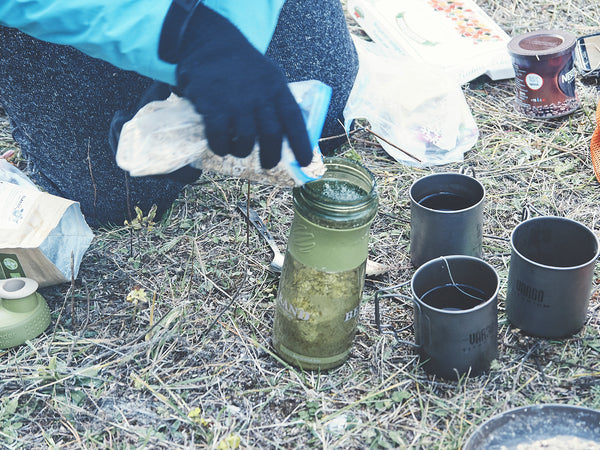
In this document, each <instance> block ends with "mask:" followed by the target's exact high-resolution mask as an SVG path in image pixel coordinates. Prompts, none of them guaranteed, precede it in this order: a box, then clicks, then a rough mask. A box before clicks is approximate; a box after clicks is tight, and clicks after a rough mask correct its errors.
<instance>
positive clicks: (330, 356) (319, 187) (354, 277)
mask: <svg viewBox="0 0 600 450" xmlns="http://www.w3.org/2000/svg"><path fill="white" fill-rule="evenodd" d="M324 163H325V167H326V169H327V170H326V172H325V174H324V175H323V177H322V178H320V179H319V180H316V181H311V182H309V183H306V184H305V185H303V186H302V187H299V188H295V189H294V191H293V202H294V219H293V221H292V225H291V228H290V234H289V239H288V246H287V251H286V255H285V260H284V263H283V268H282V272H281V279H280V282H279V289H278V293H277V299H276V304H275V318H274V322H273V346H274V348H275V351H276V352H277V353H278V354H279V356H280V357H281V358H282V359H283V360H285V361H287V362H288V363H290V364H292V365H295V366H298V367H301V368H302V369H309V370H313V369H330V368H333V367H337V366H339V365H341V364H342V363H343V362H344V361H345V360H346V359H347V357H348V355H349V353H350V350H351V347H352V341H353V340H354V335H355V333H356V327H357V324H358V317H359V307H360V300H361V297H362V290H363V286H364V280H365V268H366V263H367V255H368V243H369V229H370V226H371V222H372V221H373V219H374V217H375V214H376V213H377V203H378V199H377V190H376V185H375V179H374V178H373V175H372V174H371V173H370V172H369V171H368V170H367V169H365V168H364V167H363V166H361V165H360V164H358V163H355V162H353V161H350V160H347V159H343V158H324Z"/></svg>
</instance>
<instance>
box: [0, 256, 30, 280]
mask: <svg viewBox="0 0 600 450" xmlns="http://www.w3.org/2000/svg"><path fill="white" fill-rule="evenodd" d="M0 262H1V264H0V278H1V279H5V278H18V277H24V276H25V271H24V270H23V267H21V263H20V262H19V258H17V256H16V255H9V254H6V253H0Z"/></svg>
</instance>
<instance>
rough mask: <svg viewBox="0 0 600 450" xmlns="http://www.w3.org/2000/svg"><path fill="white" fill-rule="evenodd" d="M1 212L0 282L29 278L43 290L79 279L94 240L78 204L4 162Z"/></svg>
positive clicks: (0, 176)
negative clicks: (85, 254)
mask: <svg viewBox="0 0 600 450" xmlns="http://www.w3.org/2000/svg"><path fill="white" fill-rule="evenodd" d="M0 211H2V214H1V215H0V278H10V277H14V276H27V277H29V278H32V279H34V280H36V281H37V282H38V283H39V285H40V286H42V287H43V286H49V285H53V284H59V283H64V282H67V281H70V280H71V278H77V272H78V271H79V266H80V264H81V260H82V258H83V255H84V253H85V251H86V250H87V249H88V247H89V245H90V244H91V242H92V239H93V237H94V234H93V232H92V230H91V229H90V227H89V226H88V225H87V223H86V222H85V219H84V217H83V214H82V213H81V210H80V209H79V203H76V202H73V201H71V200H67V199H64V198H61V197H57V196H54V195H50V194H48V193H46V192H42V191H40V190H38V188H37V187H36V186H35V184H34V183H33V182H32V181H31V180H30V179H29V178H28V177H27V176H26V175H25V174H23V173H22V172H21V171H20V170H19V169H17V168H16V167H14V166H13V165H11V164H9V163H8V162H7V161H5V160H4V159H0ZM71 268H72V269H73V270H71ZM22 272H23V273H22Z"/></svg>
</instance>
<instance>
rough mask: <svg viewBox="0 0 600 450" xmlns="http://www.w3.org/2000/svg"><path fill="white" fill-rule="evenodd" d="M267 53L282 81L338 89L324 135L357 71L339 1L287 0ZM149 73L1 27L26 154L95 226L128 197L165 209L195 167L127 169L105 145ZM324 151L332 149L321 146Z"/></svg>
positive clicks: (8, 88)
mask: <svg viewBox="0 0 600 450" xmlns="http://www.w3.org/2000/svg"><path fill="white" fill-rule="evenodd" d="M267 54H268V55H269V56H270V57H272V58H273V59H274V60H275V61H277V62H278V63H279V64H280V65H281V66H282V67H283V68H284V71H285V73H286V76H287V77H288V81H301V80H308V79H318V80H321V81H323V82H325V83H327V84H329V85H330V86H331V87H332V88H333V89H334V96H333V99H332V103H331V107H330V110H329V114H328V118H327V122H326V124H325V128H324V131H323V136H329V135H332V134H339V133H343V128H342V127H341V126H340V125H339V124H338V120H342V111H343V108H344V105H345V103H346V100H347V98H348V95H349V93H350V89H351V88H352V85H353V83H354V78H355V77H356V72H357V70H358V59H357V57H356V52H355V50H354V47H353V45H352V42H351V39H350V35H349V33H348V30H347V28H346V22H345V18H344V14H343V11H342V8H341V3H340V2H339V0H289V1H287V2H286V4H285V5H284V8H283V10H282V13H281V16H280V19H279V23H278V25H277V29H276V31H275V35H274V37H273V40H272V42H271V45H270V47H269V50H268V52H267ZM151 84H152V80H150V79H148V78H145V77H142V76H140V75H138V74H136V73H134V72H126V71H123V70H120V69H118V68H116V67H114V66H112V65H111V64H109V63H106V62H104V61H101V60H98V59H94V58H91V57H89V56H87V55H85V54H83V53H81V52H79V51H78V50H75V49H73V48H71V47H68V46H61V45H55V44H50V43H47V42H42V41H39V40H37V39H34V38H32V37H30V36H28V35H26V34H23V33H21V32H19V31H17V30H15V29H11V28H6V27H2V26H0V102H1V104H2V107H3V108H4V110H5V111H6V114H7V115H8V117H9V119H10V122H11V125H12V127H13V136H14V138H15V140H16V141H17V143H18V144H19V146H20V148H21V151H22V154H23V156H24V157H25V159H26V160H27V163H28V171H27V173H28V175H29V176H30V178H31V179H32V180H33V181H34V182H36V183H37V184H38V185H40V186H41V187H42V188H43V189H45V190H47V191H48V192H49V193H51V194H54V195H58V196H62V197H66V198H69V199H72V200H76V201H78V202H80V204H81V210H82V212H83V214H84V215H85V216H86V220H87V221H88V223H90V224H91V225H93V226H98V225H105V224H111V223H112V224H122V223H123V220H125V219H126V218H128V217H130V215H131V212H132V211H133V207H134V206H139V207H140V208H141V209H142V211H144V212H145V213H147V212H148V210H149V209H150V207H151V206H152V205H153V204H156V205H157V206H158V212H159V214H161V213H162V212H164V211H165V210H166V209H167V208H169V207H170V206H171V204H172V202H173V200H174V199H175V198H176V197H177V195H178V194H179V193H180V191H181V189H182V188H183V187H184V186H185V185H186V184H188V183H190V182H192V181H194V179H195V178H196V177H197V176H198V174H199V172H198V171H193V170H186V171H182V172H179V173H177V174H175V175H165V176H152V177H139V178H138V177H129V176H128V175H127V174H126V173H125V172H124V171H122V170H121V169H120V168H119V167H118V166H117V165H116V162H115V158H114V154H113V151H112V149H111V146H110V145H109V141H108V134H109V128H110V123H111V120H112V119H113V116H114V115H115V112H117V111H119V110H132V111H134V110H135V107H136V105H137V104H138V102H139V100H140V97H141V96H142V94H143V93H144V91H145V90H146V89H147V88H148V87H149V86H150V85H151ZM323 150H324V152H325V153H327V152H328V151H329V150H330V148H327V147H324V148H323Z"/></svg>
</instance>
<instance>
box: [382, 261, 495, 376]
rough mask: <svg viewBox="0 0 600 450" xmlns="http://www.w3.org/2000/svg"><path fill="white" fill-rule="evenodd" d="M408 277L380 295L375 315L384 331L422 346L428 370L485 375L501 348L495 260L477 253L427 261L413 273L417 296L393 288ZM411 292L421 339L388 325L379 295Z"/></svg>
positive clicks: (396, 294)
mask: <svg viewBox="0 0 600 450" xmlns="http://www.w3.org/2000/svg"><path fill="white" fill-rule="evenodd" d="M406 284H407V283H403V284H401V285H398V286H393V287H391V288H386V289H382V290H380V291H378V292H377V294H376V295H375V297H376V299H375V316H376V317H375V321H376V323H377V327H378V329H379V331H380V332H381V333H384V334H392V335H394V336H395V337H396V339H397V340H398V342H400V343H404V344H408V345H411V346H413V347H415V348H416V349H417V352H418V354H419V356H420V359H421V362H422V365H423V368H424V369H425V371H427V372H429V373H432V374H435V375H438V376H440V377H443V378H447V379H456V378H460V377H461V376H463V375H464V374H469V375H472V376H475V375H479V374H481V373H483V372H485V371H486V370H488V369H489V367H490V364H491V362H492V361H493V360H494V359H495V358H496V356H497V353H498V309H497V304H498V291H499V288H500V283H499V278H498V275H497V273H496V271H495V270H494V268H493V267H492V266H490V265H489V264H488V263H486V262H485V261H483V260H481V259H479V258H475V257H472V256H464V255H451V256H442V257H439V258H436V259H433V260H431V261H429V262H427V263H425V264H423V265H422V266H421V267H420V268H419V269H418V270H417V271H416V272H415V273H414V275H413V277H412V279H411V282H410V285H411V291H412V297H408V296H404V295H402V294H399V293H398V292H393V291H394V290H395V289H397V288H400V287H402V286H404V285H406ZM385 297H401V298H410V300H411V301H412V303H413V311H414V334H415V342H414V343H411V342H407V341H403V340H401V339H399V334H398V333H399V332H400V331H402V330H405V329H407V327H405V328H402V329H401V330H395V329H394V328H393V327H392V326H391V325H384V324H382V323H381V318H380V305H379V301H380V299H381V298H385Z"/></svg>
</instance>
